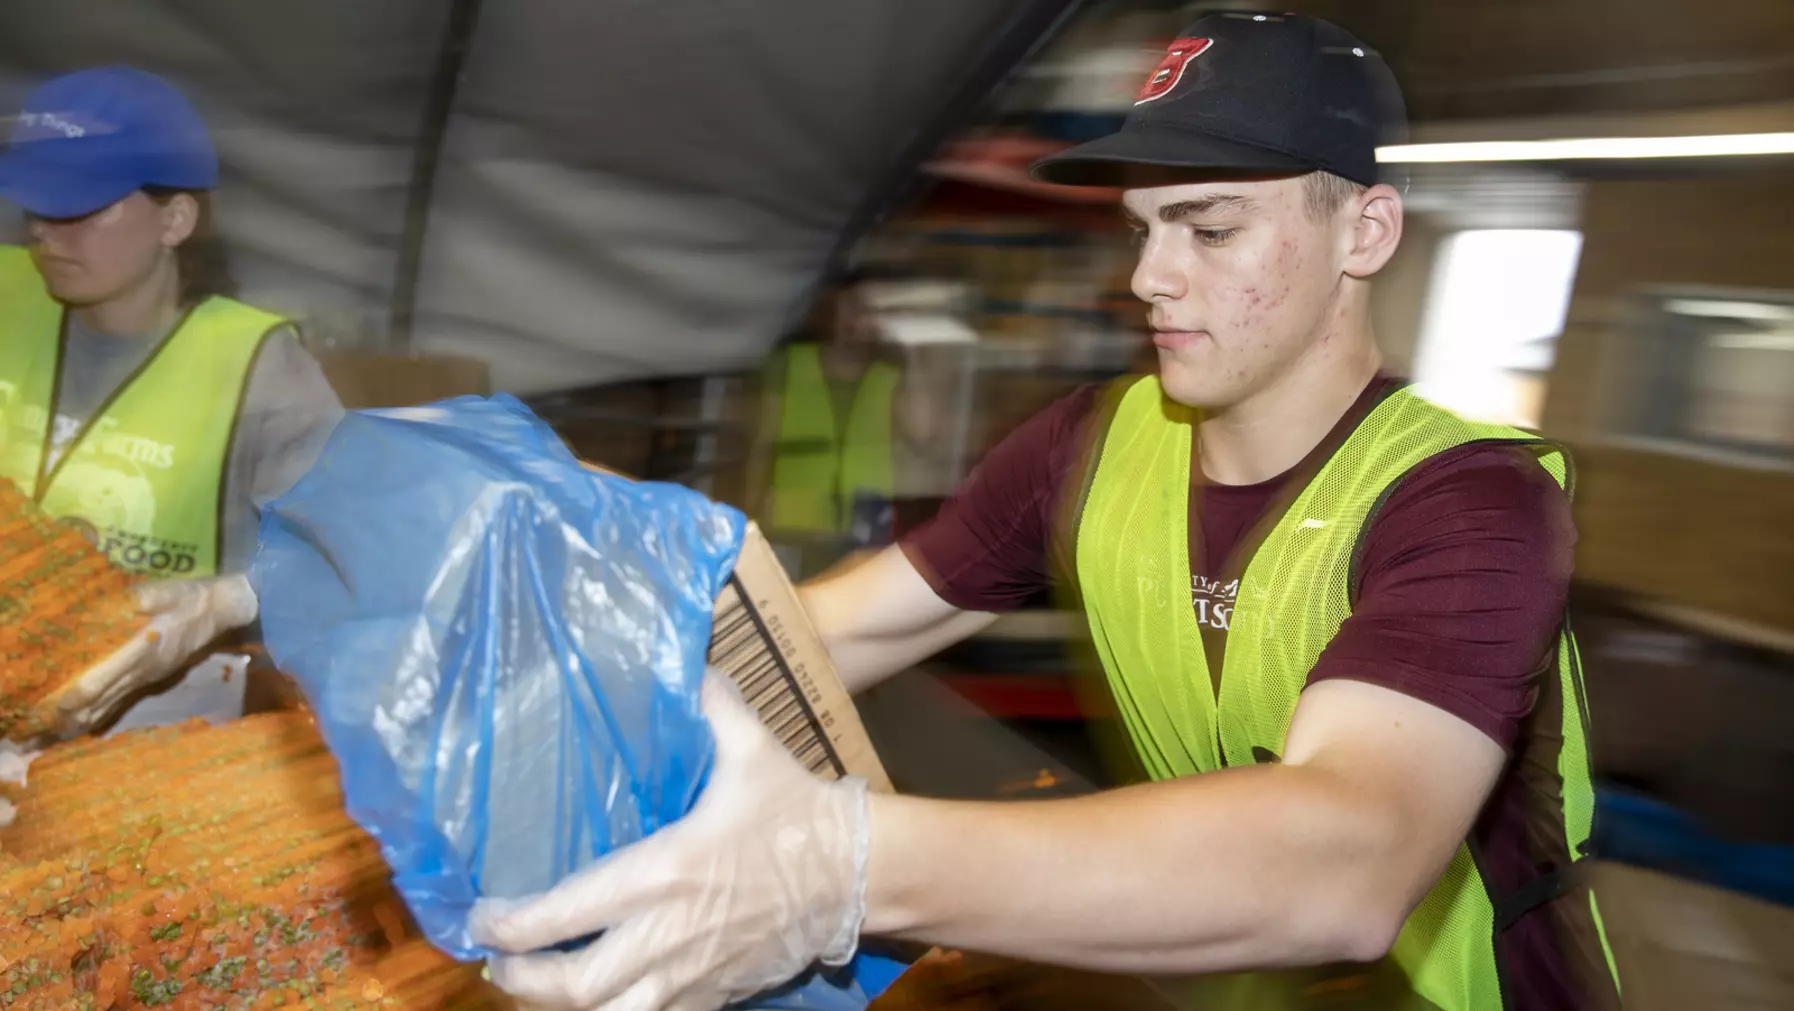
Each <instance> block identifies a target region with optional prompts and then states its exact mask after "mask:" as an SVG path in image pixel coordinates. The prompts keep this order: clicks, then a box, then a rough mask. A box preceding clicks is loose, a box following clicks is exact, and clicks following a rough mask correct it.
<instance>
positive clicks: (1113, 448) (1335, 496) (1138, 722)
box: [1074, 377, 1612, 1011]
mask: <svg viewBox="0 0 1794 1011" xmlns="http://www.w3.org/2000/svg"><path fill="white" fill-rule="evenodd" d="M1118 396H1119V400H1118V402H1117V401H1115V400H1111V401H1110V403H1111V404H1113V405H1114V413H1113V415H1112V418H1111V419H1110V421H1109V423H1108V428H1107V431H1106V433H1105V434H1104V435H1103V436H1102V441H1101V444H1100V456H1099V457H1098V458H1097V462H1096V465H1095V469H1094V472H1093V474H1092V475H1091V476H1090V477H1089V479H1088V487H1087V488H1085V489H1082V494H1083V502H1082V505H1081V508H1080V509H1079V511H1078V514H1077V516H1076V526H1075V527H1074V529H1075V530H1076V550H1075V559H1076V567H1077V588H1078V592H1079V594H1080V596H1081V599H1082V603H1083V607H1084V611H1085V614H1086V616H1087V618H1088V619H1089V623H1090V629H1091V633H1092V640H1093V644H1094V646H1095V648H1096V652H1097V655H1098V657H1099V658H1100V659H1101V661H1102V667H1103V670H1104V672H1105V674H1106V675H1107V678H1108V684H1109V688H1110V690H1111V691H1112V692H1113V695H1114V699H1115V704H1116V706H1117V709H1118V712H1119V715H1120V716H1121V720H1122V723H1123V724H1124V726H1125V727H1126V730H1127V733H1128V736H1129V739H1130V741H1131V743H1132V745H1133V749H1134V750H1135V752H1136V753H1137V755H1138V757H1139V759H1140V761H1141V763H1142V765H1143V766H1144V769H1145V771H1146V773H1147V774H1148V775H1149V776H1151V777H1152V778H1153V779H1155V780H1156V779H1170V778H1173V777H1177V776H1188V775H1194V774H1199V773H1205V772H1212V771H1215V770H1217V769H1221V768H1224V767H1226V766H1230V765H1247V764H1252V763H1254V762H1258V761H1275V760H1276V758H1277V756H1281V755H1282V754H1283V751H1284V740H1285V736H1286V734H1287V732H1288V730H1289V723H1290V716H1291V714H1292V713H1293V712H1294V711H1295V708H1296V702H1297V700H1298V698H1299V697H1300V696H1301V693H1302V689H1303V688H1304V687H1305V686H1306V685H1307V681H1308V675H1309V672H1310V671H1311V670H1312V669H1313V668H1314V665H1315V661H1316V660H1317V659H1318V658H1319V657H1320V655H1321V651H1322V650H1323V649H1324V648H1325V647H1326V645H1327V643H1328V642H1329V641H1330V640H1331V639H1332V638H1333V636H1334V635H1335V634H1337V633H1338V631H1339V628H1340V626H1341V624H1343V623H1344V622H1345V620H1346V618H1347V617H1348V616H1350V614H1351V613H1352V600H1353V592H1354V581H1355V579H1356V576H1357V574H1356V572H1355V570H1354V563H1355V561H1356V549H1357V546H1358V543H1359V538H1360V536H1361V534H1362V532H1363V531H1364V529H1365V528H1366V526H1367V524H1368V523H1369V521H1370V519H1371V518H1372V516H1373V515H1374V514H1375V512H1376V510H1377V509H1378V507H1379V506H1380V505H1381V504H1382V502H1383V500H1384V498H1385V497H1386V495H1387V493H1388V492H1389V491H1390V490H1391V489H1393V488H1394V487H1395V486H1396V484H1397V483H1398V482H1399V481H1400V480H1401V479H1402V478H1403V476H1404V475H1406V474H1407V473H1408V472H1409V471H1411V470H1412V469H1413V468H1414V467H1415V466H1416V465H1418V464H1420V463H1421V462H1422V461H1424V460H1426V459H1428V458H1429V457H1432V456H1435V455H1437V454H1438V453H1441V452H1444V451H1446V450H1449V449H1452V448H1454V447H1457V446H1461V445H1464V444H1466V443H1470V442H1497V443H1504V444H1514V445H1518V446H1524V447H1526V448H1528V449H1530V450H1532V451H1533V452H1534V454H1535V455H1536V456H1537V457H1538V460H1539V463H1540V465H1541V466H1543V467H1544V468H1545V469H1546V470H1547V471H1549V472H1550V474H1551V476H1552V477H1553V478H1555V479H1556V480H1557V482H1558V484H1559V485H1560V486H1563V487H1564V488H1565V489H1566V492H1567V491H1568V467H1569V462H1568V458H1567V456H1566V454H1565V453H1564V451H1563V450H1562V449H1561V448H1560V447H1558V446H1556V445H1554V444H1552V443H1549V442H1545V441H1543V440H1540V439H1538V438H1537V437H1535V436H1531V435H1528V434H1526V433H1524V432H1521V431H1518V430H1516V429H1510V428H1505V427H1502V426H1499V425H1485V424H1477V423H1473V422H1470V421H1466V420H1464V419H1461V418H1459V417H1457V416H1456V415H1454V414H1452V413H1451V412H1449V411H1446V410H1445V409H1443V408H1440V407H1438V406H1435V405H1433V404H1430V403H1428V402H1427V401H1425V400H1422V399H1421V398H1419V397H1418V396H1416V395H1414V394H1412V393H1410V392H1408V391H1407V390H1399V391H1396V392H1395V393H1392V394H1391V395H1390V396H1388V397H1387V398H1386V399H1385V400H1384V401H1383V402H1382V403H1381V404H1379V405H1378V406H1377V407H1376V408H1375V409H1373V410H1372V411H1371V412H1370V413H1369V414H1368V415H1367V416H1366V417H1365V418H1364V420H1363V421H1362V422H1361V423H1360V424H1359V425H1358V427H1357V429H1356V430H1355V431H1354V432H1353V433H1352V434H1351V435H1350V436H1348V437H1347V438H1346V439H1345V441H1344V443H1343V444H1342V445H1341V446H1340V447H1339V448H1338V449H1337V450H1336V451H1335V452H1334V453H1333V455H1332V456H1331V458H1330V459H1328V461H1327V462H1326V463H1325V464H1324V465H1322V466H1321V468H1320V470H1319V471H1318V472H1317V473H1316V474H1315V476H1314V477H1313V479H1312V480H1310V481H1309V482H1308V484H1307V486H1306V487H1305V488H1303V489H1302V490H1301V491H1300V492H1299V494H1298V495H1297V497H1296V498H1295V499H1294V501H1293V503H1292V504H1291V505H1290V506H1289V508H1288V510H1287V511H1286V512H1285V513H1284V514H1283V516H1282V517H1281V519H1279V520H1278V521H1277V523H1276V525H1275V526H1274V527H1273V528H1272V529H1271V531H1270V532H1269V533H1268V535H1266V537H1265V539H1264V541H1263V542H1262V543H1261V544H1260V545H1259V546H1258V548H1257V551H1256V552H1255V553H1254V554H1253V556H1252V558H1251V560H1250V562H1249V563H1248V564H1247V566H1246V569H1245V573H1244V575H1243V577H1242V579H1241V581H1240V587H1239V591H1238V597H1237V599H1236V602H1235V607H1234V611H1233V614H1232V616H1231V619H1230V625H1229V631H1228V633H1227V650H1226V653H1225V654H1224V656H1223V658H1222V667H1221V676H1220V682H1219V688H1218V690H1217V689H1216V688H1215V687H1214V686H1213V682H1212V680H1211V677H1210V673H1209V670H1208V665H1207V661H1206V658H1205V654H1204V649H1203V639H1202V633H1201V629H1200V627H1199V626H1198V623H1197V619H1196V615H1195V611H1194V608H1193V607H1192V605H1191V589H1190V587H1191V578H1190V577H1191V573H1190V561H1189V560H1190V552H1189V494H1190V460H1191V440H1192V439H1193V437H1194V436H1193V433H1194V431H1195V422H1196V415H1195V412H1194V411H1193V410H1191V409H1189V408H1186V407H1183V406H1181V405H1178V404H1176V403H1174V402H1172V401H1171V400H1169V399H1168V398H1166V397H1165V396H1164V395H1163V393H1162V391H1161V389H1160V386H1159V382H1158V380H1157V379H1156V378H1154V377H1148V378H1144V379H1140V380H1137V381H1132V382H1131V385H1129V386H1126V387H1124V388H1121V389H1119V390H1118ZM1556 667H1557V671H1556V674H1557V677H1556V679H1555V680H1554V681H1552V682H1551V683H1547V684H1542V685H1541V686H1540V699H1539V702H1538V705H1539V706H1540V707H1541V712H1543V713H1546V714H1549V713H1551V712H1552V711H1553V709H1555V710H1557V711H1560V712H1561V713H1562V719H1561V730H1562V747H1561V748H1560V749H1559V751H1558V754H1557V762H1556V771H1557V773H1558V775H1559V777H1561V780H1562V793H1561V797H1562V811H1561V815H1562V818H1563V823H1564V835H1565V841H1566V845H1565V851H1564V852H1562V853H1559V854H1556V855H1555V857H1554V862H1555V863H1556V864H1557V865H1558V866H1556V867H1555V868H1554V870H1555V872H1556V873H1555V874H1552V875H1548V876H1546V877H1542V878H1541V879H1540V882H1539V883H1535V885H1534V886H1533V887H1530V888H1527V889H1522V890H1521V892H1520V893H1516V894H1514V895H1508V896H1495V897H1493V898H1492V897H1491V892H1490V890H1489V889H1488V888H1487V887H1486V885H1485V882H1484V880H1483V877H1482V874H1481V872H1480V870H1479V869H1478V867H1477V865H1476V860H1475V858H1474V856H1473V854H1472V853H1471V850H1470V847H1469V846H1468V844H1467V843H1466V844H1465V845H1461V846H1459V848H1458V852H1457V854H1456V856H1454V857H1453V858H1452V861H1451V864H1450V866H1449V867H1448V868H1447V870H1446V872H1445V874H1444V875H1443V876H1442V877H1441V879H1440V881H1439V883H1438V884H1437V885H1436V886H1434V888H1433V889H1432V891H1431V892H1429V893H1428V894H1427V896H1426V898H1425V899H1424V900H1423V901H1422V902H1421V904H1420V906H1419V907H1418V908H1417V909H1416V910H1415V911H1414V913H1413V915H1411V916H1410V917H1409V918H1408V921H1407V923H1406V924H1405V925H1404V927H1403V929H1402V932H1401V935H1400V937H1399V939H1398V940H1397V941H1396V943H1395V946H1394V949H1393V950H1392V952H1391V960H1392V961H1393V963H1394V965H1395V966H1396V967H1398V968H1399V970H1400V973H1401V977H1397V983H1398V985H1400V984H1401V982H1402V978H1403V977H1405V984H1406V986H1407V987H1410V988H1411V989H1412V992H1413V994H1415V995H1418V997H1420V998H1423V999H1424V1000H1425V1001H1426V1002H1428V1004H1430V1005H1432V1006H1435V1007H1438V1008H1442V1009H1445V1011H1473V1009H1474V1011H1483V1009H1490V1011H1498V1009H1501V1008H1502V1007H1503V1006H1504V1004H1503V996H1502V988H1501V983H1500V972H1499V969H1498V966H1497V964H1496V958H1495V951H1494V938H1495V934H1496V930H1497V921H1498V910H1497V905H1498V903H1499V904H1500V906H1501V910H1500V918H1507V919H1508V922H1511V917H1513V916H1517V915H1518V914H1519V913H1520V912H1523V911H1524V910H1525V909H1529V908H1532V907H1534V906H1537V905H1540V904H1542V903H1543V902H1545V901H1550V900H1553V899H1556V898H1558V897H1560V896H1562V901H1565V902H1577V901H1585V902H1587V903H1588V906H1589V915H1590V916H1591V917H1592V918H1593V920H1594V924H1595V927H1596V931H1597V933H1598V934H1600V936H1601V943H1602V945H1603V946H1605V945H1606V939H1605V934H1604V931H1602V929H1601V927H1600V916H1599V911H1598V910H1597V909H1596V908H1595V906H1594V896H1593V894H1592V893H1590V894H1588V897H1587V898H1586V899H1582V898H1580V894H1579V893H1569V891H1568V890H1569V870H1570V867H1571V865H1572V864H1573V863H1574V862H1575V861H1576V860H1578V859H1580V858H1581V856H1582V855H1584V853H1585V851H1586V844H1587V841H1588V838H1589V834H1590V831H1591V828H1592V824H1593V818H1594V787H1593V784H1592V781H1591V777H1590V773H1589V758H1588V748H1587V702H1586V698H1585V695H1584V692H1583V686H1582V679H1581V671H1580V667H1579V664H1578V658H1577V654H1576V646H1575V642H1574V640H1573V639H1572V637H1571V636H1570V634H1569V631H1568V625H1567V624H1566V626H1565V630H1564V632H1563V633H1562V634H1561V635H1560V637H1559V641H1558V648H1557V664H1556ZM1196 858H1197V859H1200V857H1199V856H1198V857H1196ZM1541 886H1543V887H1541ZM1608 959H1609V971H1610V972H1611V970H1612V964H1611V955H1609V956H1608ZM1280 975H1282V974H1253V975H1249V976H1240V977H1233V978H1231V979H1230V980H1228V981H1227V984H1228V985H1226V986H1225V987H1219V986H1217V987H1213V988H1210V990H1209V994H1210V999H1214V995H1216V994H1226V995H1229V998H1228V1001H1226V1002H1225V1003H1229V1004H1230V1005H1231V1000H1232V999H1233V998H1235V997H1237V998H1238V999H1239V1000H1240V1001H1241V1003H1239V1004H1238V1005H1231V1006H1241V1007H1245V1006H1252V1007H1261V1006H1262V1007H1276V1006H1282V1005H1284V1004H1285V1003H1289V1002H1288V999H1287V993H1288V992H1290V991H1292V990H1293V991H1294V992H1298V993H1299V990H1300V988H1299V986H1295V985H1294V984H1293V982H1285V983H1282V984H1280V983H1278V982H1277V977H1278V976H1280ZM1296 975H1299V974H1296ZM1296 975H1291V976H1290V977H1289V979H1290V980H1291V981H1293V980H1294V979H1295V978H1296ZM1299 1005H1300V1001H1299V1000H1297V1001H1295V1002H1294V1003H1292V1004H1290V1006H1299ZM1215 1006H1221V1003H1217V1004H1216V1005H1215Z"/></svg>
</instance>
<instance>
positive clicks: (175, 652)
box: [56, 575, 257, 736]
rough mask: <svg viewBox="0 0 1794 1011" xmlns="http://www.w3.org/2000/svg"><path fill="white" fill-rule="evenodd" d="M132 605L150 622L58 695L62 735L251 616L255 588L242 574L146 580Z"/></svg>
mask: <svg viewBox="0 0 1794 1011" xmlns="http://www.w3.org/2000/svg"><path fill="white" fill-rule="evenodd" d="M137 607H138V610H139V611H140V612H141V613H142V614H145V615H148V616H149V619H150V620H149V624H148V625H147V626H145V627H144V629H143V630H142V631H141V632H138V633H137V635H136V636H134V637H133V638H132V639H131V641H130V642H127V643H125V644H124V645H123V646H122V647H120V648H119V649H118V651H117V652H115V653H113V654H112V655H111V656H109V657H107V658H106V659H105V660H102V661H100V662H99V663H98V664H96V665H94V666H93V667H92V668H90V669H89V670H88V671H87V672H86V673H85V674H83V675H81V677H80V679H79V680H77V681H76V682H75V683H74V684H73V685H71V686H69V687H68V688H67V689H65V690H64V691H63V692H62V694H61V695H60V696H59V697H58V698H57V700H56V710H57V725H58V727H59V728H60V730H61V732H62V733H63V734H64V736H74V735H76V734H82V733H86V732H87V731H89V730H91V729H92V728H93V727H95V726H98V725H99V724H100V723H102V722H104V721H105V720H106V719H107V718H108V717H110V716H112V715H113V714H114V713H115V712H116V711H117V709H118V707H119V705H120V704H122V703H123V702H125V701H126V700H128V699H129V698H130V697H131V696H132V695H134V694H136V693H137V692H138V691H140V690H141V689H143V688H146V687H148V686H150V685H153V684H155V683H156V682H158V681H161V680H162V679H163V678H165V677H167V676H168V675H170V674H173V673H174V672H175V671H177V670H179V669H180V667H181V665H182V664H184V663H186V662H187V661H188V660H189V659H191V658H192V657H193V655H194V654H195V653H197V652H199V651H200V650H201V649H204V648H205V646H206V645H207V644H208V643H210V642H211V641H212V640H214V639H216V638H218V637H219V636H220V635H223V634H224V633H226V632H229V631H231V630H232V629H237V628H241V627H243V626H244V625H247V624H249V623H250V622H252V621H254V620H255V616H256V611H257V604H256V599H255V591H253V590H251V589H250V588H249V580H248V579H246V578H244V577H243V576H241V575H235V576H217V577H213V578H209V579H188V580H169V581H166V582H159V583H149V584H147V585H145V586H142V587H140V588H138V591H137Z"/></svg>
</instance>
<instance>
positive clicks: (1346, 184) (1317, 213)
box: [1302, 172, 1370, 222]
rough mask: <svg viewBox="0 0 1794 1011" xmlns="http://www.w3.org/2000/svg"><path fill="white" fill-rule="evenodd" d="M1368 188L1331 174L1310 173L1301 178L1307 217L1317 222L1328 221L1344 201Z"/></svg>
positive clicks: (1343, 204)
mask: <svg viewBox="0 0 1794 1011" xmlns="http://www.w3.org/2000/svg"><path fill="white" fill-rule="evenodd" d="M1369 188H1370V187H1368V186H1365V185H1364V184H1362V183H1355V182H1353V181H1351V180H1350V179H1346V178H1343V177H1341V176H1336V175H1334V174H1333V173H1331V172H1310V173H1308V174H1307V175H1305V176H1303V177H1302V192H1303V196H1304V197H1305V198H1306V202H1307V204H1308V216H1309V217H1310V218H1311V219H1313V220H1315V221H1317V222H1324V221H1330V220H1332V218H1333V215H1334V213H1335V212H1336V211H1338V210H1339V209H1340V208H1341V207H1343V206H1345V203H1346V201H1348V200H1351V199H1352V198H1354V197H1356V196H1357V195H1358V194H1360V193H1363V192H1364V191H1365V190H1367V189H1369Z"/></svg>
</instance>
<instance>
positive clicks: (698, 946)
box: [470, 672, 868, 1011]
mask: <svg viewBox="0 0 1794 1011" xmlns="http://www.w3.org/2000/svg"><path fill="white" fill-rule="evenodd" d="M703 706H704V714H705V716H706V717H707V718H708V719H709V721H710V726H711V729H712V731H713V732H714V733H715V735H716V765H715V767H714V769H713V770H712V772H711V776H710V782H709V784H708V785H706V786H705V788H704V793H703V795H702V796H701V797H699V798H698V803H697V805H696V806H695V807H693V808H692V810H691V812H690V813H689V814H687V815H686V816H685V817H684V818H682V819H680V820H679V821H678V822H677V823H675V824H673V825H670V826H668V827H667V828H665V829H663V830H661V831H660V832H657V833H655V834H654V835H652V836H649V837H648V838H647V839H644V840H642V841H641V842H639V843H636V844H634V845H632V846H629V847H628V848H626V849H623V850H621V851H619V852H617V853H616V854H614V855H612V856H611V857H609V858H607V859H605V860H603V861H601V862H600V863H597V864H595V865H593V866H592V867H591V868H589V869H587V870H586V871H583V872H581V873H580V874H578V875H575V876H574V877H572V878H569V879H567V880H566V881H564V882H562V883H561V884H560V885H559V886H557V887H556V888H554V889H553V890H551V891H549V892H548V893H547V894H545V895H541V896H538V897H536V898H534V899H530V900H526V901H523V902H521V903H518V902H499V901H491V902H488V903H485V904H482V905H481V906H479V907H476V909H475V911H474V915H473V919H472V923H471V924H470V926H471V929H472V931H473V936H474V938H475V939H476V940H478V941H479V942H480V943H481V944H483V945H485V946H487V947H490V948H495V949H497V950H499V951H504V952H509V953H512V956H513V957H508V958H499V959H495V960H494V961H493V963H492V979H493V982H495V983H497V984H498V985H499V986H500V987H502V988H503V989H505V990H507V991H509V992H510V993H511V994H513V995H515V996H516V997H518V998H520V999H521V1000H523V1001H524V1002H525V1003H526V1004H528V1005H529V1006H531V1007H546V1008H569V1009H581V1011H583V1009H588V1008H606V1009H615V1011H674V1009H677V1011H714V1009H716V1008H720V1007H723V1006H724V1005H726V1004H729V1003H731V1002H733V1001H736V1000H740V999H741V998H744V997H749V996H752V995H754V994H756V993H760V992H762V991H765V990H768V989H771V988H773V987H776V986H778V985H780V984H782V983H785V982H787V981H789V980H791V979H792V978H794V977H796V976H798V975H799V974H801V973H802V972H804V970H806V969H808V968H809V967H810V966H811V965H813V964H815V963H817V962H822V963H824V964H827V965H840V964H843V963H845V962H846V961H847V960H848V959H849V958H851V957H852V956H853V953H854V949H855V948H856V947H857V946H858V944H859V932H860V922H861V921H862V920H863V919H864V918H865V880H866V851H867V843H868V825H867V813H866V784H865V782H864V781H863V780H858V779H848V780H841V781H839V782H828V781H825V780H821V779H818V778H816V777H815V776H813V775H811V774H810V772H809V771H808V770H806V769H804V768H803V767H802V766H800V765H799V764H798V763H797V762H796V760H794V759H793V758H792V757H791V756H790V754H789V753H787V752H786V751H785V749H784V747H783V746H781V745H780V744H779V742H778V741H777V740H776V739H775V738H774V737H773V736H772V735H771V734H770V733H768V732H767V730H766V729H765V728H764V727H763V726H761V724H760V721H759V720H758V719H757V718H756V717H755V715H754V713H753V711H752V710H750V709H749V708H748V707H747V704H746V703H745V702H743V701H742V699H741V696H740V694H739V692H738V691H737V690H736V688H735V686H734V685H733V684H732V683H730V682H729V681H728V679H727V678H725V677H723V676H722V675H720V674H717V673H714V672H713V673H711V674H710V675H709V677H708V678H707V679H706V681H705V683H704V695H703ZM601 931H602V932H603V936H602V937H600V938H598V939H597V940H596V941H593V942H592V943H591V944H589V945H587V946H586V947H584V948H582V949H580V950H577V951H573V952H568V953H560V952H542V951H541V949H544V948H548V947H550V946H553V945H557V944H560V943H562V942H566V941H576V940H579V939H582V938H586V937H590V936H592V935H593V934H597V933H599V932H601ZM530 952H539V953H537V954H528V953H530Z"/></svg>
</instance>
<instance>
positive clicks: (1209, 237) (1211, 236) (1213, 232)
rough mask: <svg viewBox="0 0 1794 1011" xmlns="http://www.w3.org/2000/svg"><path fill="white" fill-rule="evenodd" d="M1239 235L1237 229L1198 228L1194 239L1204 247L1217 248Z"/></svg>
mask: <svg viewBox="0 0 1794 1011" xmlns="http://www.w3.org/2000/svg"><path fill="white" fill-rule="evenodd" d="M1237 234H1239V229H1237V228H1198V229H1196V238H1197V239H1198V240H1199V241H1201V242H1203V243H1204V244H1206V245H1210V246H1219V245H1221V244H1223V243H1225V242H1226V241H1227V240H1228V239H1231V238H1233V237H1234V236H1235V235H1237Z"/></svg>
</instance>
